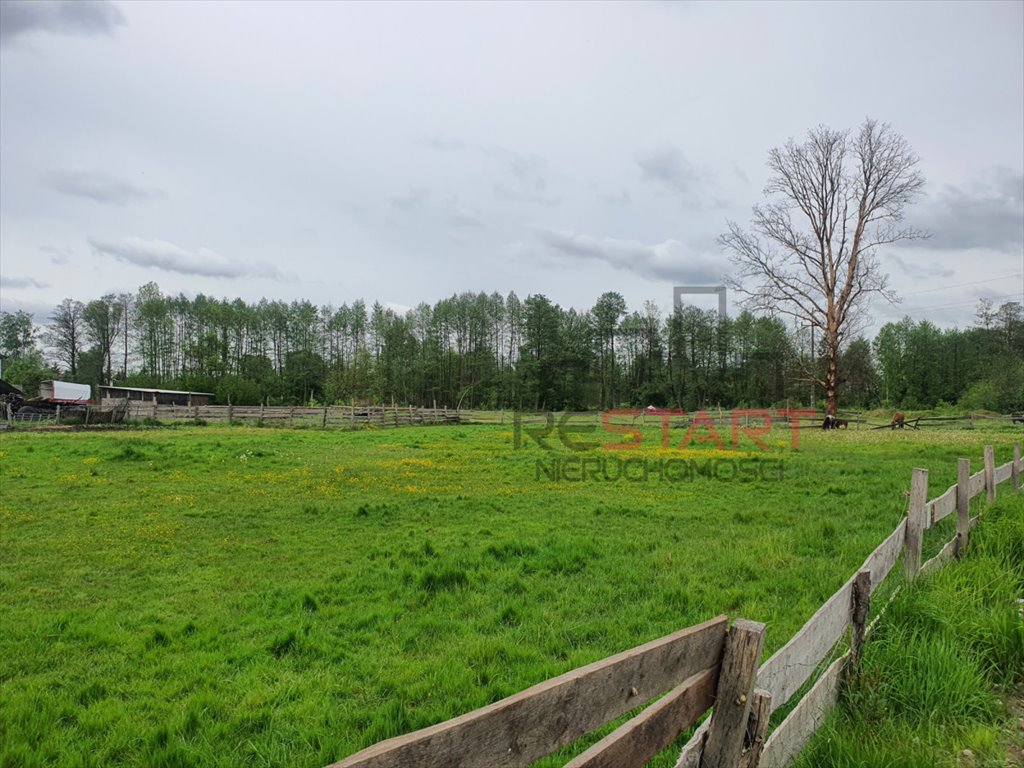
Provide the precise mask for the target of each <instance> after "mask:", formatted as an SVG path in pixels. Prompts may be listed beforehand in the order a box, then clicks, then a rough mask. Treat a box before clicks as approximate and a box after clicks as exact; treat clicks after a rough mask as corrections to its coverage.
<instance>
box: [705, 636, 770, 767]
mask: <svg viewBox="0 0 1024 768" xmlns="http://www.w3.org/2000/svg"><path fill="white" fill-rule="evenodd" d="M763 646H764V624H760V623H758V622H756V621H748V620H747V619H736V621H735V622H733V625H732V628H731V629H730V630H729V636H728V637H727V638H726V640H725V651H724V653H723V655H722V669H721V671H720V672H719V674H718V690H717V691H716V693H715V708H714V709H713V710H712V711H711V725H710V726H709V727H708V738H707V741H706V742H705V743H704V754H703V757H702V758H701V763H702V765H704V766H706V767H707V768H732V766H735V765H736V764H737V763H738V762H739V760H740V756H741V755H742V754H743V748H744V747H745V746H746V745H745V743H744V739H745V738H746V735H747V721H748V719H749V717H750V707H751V699H752V697H753V694H754V682H755V680H756V679H757V665H758V661H759V660H760V658H761V648H762V647H763Z"/></svg>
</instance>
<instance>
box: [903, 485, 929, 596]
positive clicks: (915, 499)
mask: <svg viewBox="0 0 1024 768" xmlns="http://www.w3.org/2000/svg"><path fill="white" fill-rule="evenodd" d="M927 503H928V470H927V469H920V468H916V469H915V470H914V477H913V480H912V481H911V483H910V510H909V511H908V512H907V538H906V543H905V544H904V552H903V555H904V560H903V568H904V573H905V574H906V576H907V581H913V580H914V579H916V578H917V572H918V571H919V570H920V569H921V537H922V536H923V535H924V527H925V515H926V514H927V510H926V509H925V507H926V505H927Z"/></svg>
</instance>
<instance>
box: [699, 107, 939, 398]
mask: <svg viewBox="0 0 1024 768" xmlns="http://www.w3.org/2000/svg"><path fill="white" fill-rule="evenodd" d="M918 162H919V158H918V157H917V155H916V154H914V152H913V150H912V149H911V148H910V146H909V145H908V143H907V142H906V140H905V139H904V138H903V137H902V136H900V135H899V134H897V133H895V132H894V131H893V130H892V129H891V128H890V126H889V125H888V124H885V123H881V124H880V123H878V122H876V121H874V120H865V121H864V124H863V125H862V126H861V127H860V129H859V130H858V131H857V133H856V134H855V135H853V134H852V133H851V132H850V131H834V130H832V129H830V128H827V127H825V126H819V127H817V128H814V129H812V130H811V131H809V132H808V134H807V138H806V140H805V141H804V142H803V143H800V144H797V143H796V142H795V141H793V140H792V139H790V140H789V142H787V144H786V146H785V147H782V148H775V149H773V150H771V152H769V153H768V167H769V168H770V169H771V171H772V175H771V177H770V179H769V181H768V184H767V186H766V187H765V195H767V196H768V198H769V200H768V202H767V203H765V204H763V205H756V206H754V209H753V218H752V221H751V227H750V229H751V231H749V232H748V231H745V230H743V229H741V228H740V227H739V226H738V225H737V224H736V223H735V222H732V221H730V222H729V224H728V226H729V231H728V233H726V234H725V235H722V237H721V238H719V242H720V243H721V244H722V245H723V246H724V247H725V248H726V249H727V250H729V251H730V252H731V258H732V261H733V263H734V264H735V265H736V266H737V268H738V276H737V278H736V280H735V281H734V288H736V289H737V290H738V291H739V292H741V293H743V294H745V295H746V296H747V298H746V300H745V301H744V304H745V306H747V307H748V308H750V309H754V310H760V311H764V312H768V313H769V314H773V315H774V314H776V313H782V314H787V315H790V316H792V317H795V318H798V319H799V320H800V321H801V322H802V323H804V324H809V325H810V326H811V327H813V328H817V329H819V330H820V331H821V333H822V339H823V341H822V348H823V351H824V357H825V371H824V378H822V376H821V372H820V370H817V369H814V370H812V371H811V372H810V373H809V375H810V376H811V377H812V379H813V380H814V381H815V382H817V384H819V385H820V386H821V387H822V388H823V389H824V390H825V398H826V410H827V412H828V413H831V414H835V412H836V410H837V407H838V402H839V384H840V382H841V381H842V379H841V378H840V372H839V364H840V352H841V350H842V348H843V343H844V341H845V340H846V339H847V338H848V337H849V336H850V335H851V333H852V331H853V330H855V328H856V326H857V322H858V312H860V311H862V310H863V309H864V307H865V305H866V303H867V301H868V299H870V298H871V296H872V294H881V295H882V296H883V297H885V298H886V299H887V300H889V301H890V302H895V301H897V299H896V296H895V294H894V293H893V292H892V291H890V290H889V288H888V285H887V276H886V275H885V274H884V273H883V272H882V270H881V266H880V264H879V261H878V250H879V248H881V247H882V246H885V245H890V244H892V243H898V242H900V241H903V240H913V239H916V238H920V237H925V235H924V233H922V232H920V231H919V230H916V229H914V228H912V227H907V226H904V225H903V214H904V211H905V209H906V208H907V207H908V206H909V205H910V204H911V203H913V202H914V200H915V199H916V198H917V197H918V195H919V194H920V193H921V188H922V186H923V185H924V178H923V177H922V176H921V174H920V173H919V172H918V170H917V165H918Z"/></svg>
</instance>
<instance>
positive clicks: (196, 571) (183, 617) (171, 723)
mask: <svg viewBox="0 0 1024 768" xmlns="http://www.w3.org/2000/svg"><path fill="white" fill-rule="evenodd" d="M681 437H682V434H681V433H680V434H679V435H673V441H674V442H678V440H679V439H680V438H681ZM1020 439H1021V431H1020V429H1019V428H1018V429H1017V430H1016V432H1014V431H1013V430H1012V429H1010V428H1009V427H1005V428H1001V429H992V430H988V431H983V430H980V429H979V430H955V431H954V430H938V429H936V430H929V431H920V432H912V431H905V432H889V431H888V430H881V431H855V430H851V431H841V432H832V433H822V432H820V431H818V430H807V431H805V432H804V433H803V435H802V436H801V443H800V448H799V450H798V451H795V452H794V451H792V450H790V435H789V433H788V432H787V431H783V430H778V431H776V432H773V434H772V435H771V436H770V440H769V443H768V444H769V446H770V449H769V451H768V452H766V453H762V452H760V451H758V450H757V449H756V447H755V446H754V445H753V443H751V442H750V441H749V440H747V441H744V442H741V443H740V445H739V446H738V448H739V450H731V449H725V450H720V449H718V448H714V447H709V446H702V447H701V448H700V449H699V450H692V451H691V450H688V451H681V450H679V449H678V448H669V449H664V448H661V447H660V442H659V438H658V433H657V431H656V430H654V429H650V430H648V431H647V432H645V434H644V440H643V442H642V443H641V444H640V445H639V446H638V447H637V448H635V449H633V450H630V451H618V452H609V451H598V452H594V453H593V454H590V456H592V457H596V456H604V457H609V456H619V457H629V458H633V459H637V458H644V459H647V460H649V461H652V462H654V461H658V460H660V459H678V458H686V459H698V460H700V461H706V460H707V459H708V458H716V457H717V458H718V459H721V460H723V461H724V462H728V461H731V460H733V459H737V460H738V459H741V458H742V459H744V460H750V461H754V460H762V459H765V458H767V460H769V461H771V462H777V461H780V460H781V462H782V467H783V469H782V477H779V472H778V470H777V464H774V463H773V464H771V465H770V466H771V470H770V471H768V472H766V473H765V476H764V477H763V478H761V479H757V478H754V479H751V478H750V477H746V476H744V477H742V478H734V477H730V473H729V472H724V473H720V474H719V477H717V478H715V477H707V476H703V475H700V474H698V475H695V476H693V477H691V478H690V479H684V480H681V481H678V482H670V481H668V480H665V479H658V477H657V476H656V475H649V476H648V477H647V479H646V481H644V480H643V479H638V480H619V481H614V482H610V481H602V480H601V479H600V478H596V479H595V478H593V477H591V478H590V479H589V480H588V481H586V482H583V481H579V482H575V481H557V482H556V481H552V480H551V479H550V478H549V477H548V476H547V475H545V474H544V473H543V472H541V473H538V469H537V461H538V460H540V461H541V462H544V463H545V466H550V461H551V457H552V456H557V457H561V458H567V457H569V456H570V454H569V453H567V452H564V451H562V452H557V453H548V452H544V451H542V450H541V449H540V448H538V447H537V446H536V445H535V444H534V443H533V442H532V441H530V440H527V441H525V442H524V443H523V446H522V448H521V449H519V450H516V449H515V448H514V445H513V433H512V430H511V429H510V428H509V427H507V426H506V427H499V426H495V427H485V426H461V427H460V426H452V427H426V428H403V429H391V430H377V431H357V432H341V431H319V430H317V431H313V430H309V431H307V430H291V431H289V430H270V429H258V428H245V427H180V428H175V429H152V430H138V431H120V432H97V433H90V432H33V433H9V434H4V435H3V436H2V438H0V482H2V485H0V622H2V626H0V765H4V766H20V765H55V764H60V765H62V766H77V765H81V766H84V765H97V766H99V765H103V766H108V765H117V766H147V767H149V766H154V767H155V766H235V765H251V766H270V765H286V764H287V765H290V766H309V767H313V766H321V765H323V764H325V763H328V762H330V761H332V760H336V759H338V758H340V757H343V756H345V755H347V754H350V753H352V752H354V751H355V750H357V749H359V748H361V747H363V746H366V745H368V744H370V743H373V742H375V741H378V740H380V739H383V738H387V737H390V736H394V735H397V734H400V733H404V732H407V731H410V730H413V729H416V728H419V727H423V726H425V725H428V724H431V723H434V722H438V721H440V720H444V719H447V718H449V717H452V716H455V715H458V714H461V713H463V712H466V711H468V710H471V709H474V708H476V707H479V706H483V705H485V704H487V703H490V702H492V701H495V700H496V699H499V698H502V697H504V696H506V695H509V694H511V693H514V692H516V691H518V690H521V689H523V688H525V687H527V686H529V685H531V684H533V683H536V682H539V681H541V680H543V679H546V678H548V677H550V676H553V675H556V674H559V673H561V672H564V671H567V670H569V669H572V668H574V667H577V666H580V665H582V664H585V663H588V662H590V661H593V660H595V659H599V658H602V657H604V656H607V655H610V654H612V653H615V652H618V651H621V650H624V649H626V648H630V647H633V646H635V645H638V644H640V643H643V642H645V641H648V640H651V639H654V638H656V637H659V636H661V635H664V634H667V633H669V632H671V631H674V630H676V629H679V628H681V627H685V626H688V625H691V624H695V623H697V622H700V621H702V620H705V619H707V618H710V617H712V616H715V615H717V614H720V613H728V614H729V615H730V616H743V617H746V618H750V619H755V620H759V621H763V622H766V623H767V624H768V636H767V642H766V649H765V651H766V656H765V657H767V654H768V653H770V652H771V651H772V650H773V649H775V648H777V647H778V646H780V645H782V644H783V643H784V642H785V641H786V640H787V639H788V638H789V637H790V636H791V635H792V634H793V633H794V632H795V631H796V630H797V629H798V628H799V626H800V625H801V624H802V623H803V622H804V621H805V620H806V619H807V618H808V617H809V616H810V615H811V614H812V613H813V612H814V610H815V609H816V608H817V607H818V606H819V605H820V604H821V602H822V601H823V600H824V599H825V598H827V597H828V596H829V595H830V594H831V593H832V592H833V591H834V590H835V589H836V588H837V587H839V586H840V585H841V584H842V583H843V582H844V581H845V580H846V579H847V578H848V576H849V575H850V574H851V573H852V572H853V570H854V569H855V568H856V567H857V566H859V565H860V563H861V562H862V561H863V559H864V557H865V556H866V555H867V554H868V553H869V552H870V551H871V550H872V549H874V547H875V546H876V545H877V544H878V543H880V542H881V541H882V539H883V538H885V537H886V536H887V535H888V534H889V533H890V532H891V531H892V529H893V528H894V527H895V525H896V523H897V522H898V521H899V519H900V518H901V516H902V515H903V514H904V513H905V510H906V498H905V496H904V491H905V490H907V489H908V488H909V485H910V474H911V469H912V468H913V467H915V466H923V467H928V468H930V469H931V470H932V482H931V489H932V490H931V493H930V495H931V496H935V495H937V493H938V492H939V491H940V490H944V489H945V488H946V487H947V486H948V485H950V484H951V483H953V482H954V480H955V470H956V458H957V457H959V456H967V457H970V458H972V460H973V461H974V468H975V469H977V468H980V457H981V454H982V446H983V445H984V444H993V445H995V447H996V459H997V463H1003V462H1005V461H1007V460H1009V458H1010V455H1011V447H1010V446H1011V445H1012V443H1013V441H1014V440H1018V441H1019V440H1020ZM765 466H768V465H765ZM538 474H540V477H538ZM611 476H613V477H614V474H612V475H611ZM1004 487H1005V486H1004ZM954 517H955V516H954ZM951 524H952V518H950V519H949V520H947V521H944V522H943V527H941V530H939V531H938V532H936V531H930V532H928V536H927V537H926V556H927V552H928V550H929V548H932V549H934V548H937V546H938V543H939V542H940V541H941V540H945V539H948V538H949V536H950V535H951V529H950V527H949V525H951ZM579 748H580V747H577V748H576V750H575V751H578V749H579ZM570 751H573V750H569V751H564V752H563V753H562V757H563V758H564V756H565V755H566V754H569V752H570ZM557 762H558V761H557V760H553V761H548V763H546V764H551V765H554V764H557ZM672 762H673V761H672V759H671V758H665V759H664V760H662V761H661V762H660V763H659V764H665V765H671V764H672Z"/></svg>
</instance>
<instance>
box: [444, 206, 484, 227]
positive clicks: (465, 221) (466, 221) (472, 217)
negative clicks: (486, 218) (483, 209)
mask: <svg viewBox="0 0 1024 768" xmlns="http://www.w3.org/2000/svg"><path fill="white" fill-rule="evenodd" d="M448 223H449V224H451V225H452V226H453V227H456V228H457V229H479V228H480V227H482V226H483V225H484V222H483V219H481V218H480V217H479V216H478V215H476V214H475V213H473V212H472V211H469V210H466V209H465V208H456V209H455V213H453V214H452V215H451V217H450V218H449V219H448Z"/></svg>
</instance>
